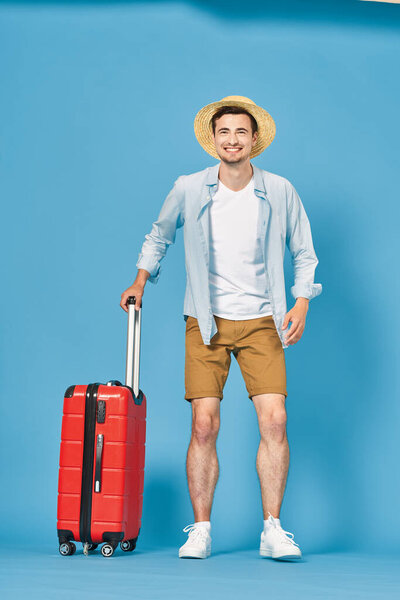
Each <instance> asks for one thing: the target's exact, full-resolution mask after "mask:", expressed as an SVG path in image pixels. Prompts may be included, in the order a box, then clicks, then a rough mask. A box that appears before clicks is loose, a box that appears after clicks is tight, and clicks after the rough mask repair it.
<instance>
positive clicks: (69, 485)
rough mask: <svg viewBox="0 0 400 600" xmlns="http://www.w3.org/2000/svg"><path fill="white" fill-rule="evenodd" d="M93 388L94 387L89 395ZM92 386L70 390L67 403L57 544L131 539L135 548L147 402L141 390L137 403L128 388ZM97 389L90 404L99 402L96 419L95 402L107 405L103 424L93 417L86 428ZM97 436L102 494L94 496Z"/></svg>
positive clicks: (140, 502)
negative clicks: (100, 446)
mask: <svg viewBox="0 0 400 600" xmlns="http://www.w3.org/2000/svg"><path fill="white" fill-rule="evenodd" d="M90 385H91V386H95V387H94V388H93V387H92V388H91V390H89V388H90ZM90 385H89V386H88V385H76V386H71V388H68V390H67V392H66V397H65V398H64V410H63V418H62V432H61V448H60V468H59V483H58V507H57V530H58V536H59V541H60V543H62V542H63V541H70V540H79V541H81V542H83V543H85V542H87V543H96V544H98V543H101V542H111V543H113V544H114V545H116V543H118V542H120V541H122V540H131V541H132V542H133V544H134V545H135V543H136V539H137V537H138V535H139V530H140V526H141V516H142V505H143V479H144V460H145V438H146V397H145V396H144V394H143V393H142V392H141V391H140V393H139V394H138V398H137V399H136V402H140V404H138V403H135V400H134V395H133V393H132V390H131V388H129V387H127V386H122V385H106V384H90ZM95 389H97V397H96V398H95V400H92V403H93V402H96V417H97V407H98V406H99V405H98V404H97V402H98V401H100V400H101V401H103V402H104V403H105V421H104V423H99V422H97V418H95V423H94V424H93V422H92V423H91V424H89V425H88V422H87V421H88V418H90V415H88V402H89V401H88V400H87V398H88V396H90V393H89V392H90V391H92V392H93V390H95ZM68 396H70V397H68ZM91 406H92V407H93V404H91ZM103 407H104V405H103ZM85 416H86V418H85ZM92 421H93V415H92ZM99 434H102V435H103V436H104V445H103V452H102V460H101V490H100V491H99V492H96V491H95V488H94V479H95V468H96V440H97V436H98V435H99ZM85 447H86V450H85ZM84 454H85V455H84ZM92 462H93V466H91V463H92ZM84 464H85V465H86V467H84V466H83V465H84ZM85 470H86V481H85V473H84V471H85ZM83 538H84V539H83Z"/></svg>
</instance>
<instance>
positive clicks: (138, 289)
mask: <svg viewBox="0 0 400 600" xmlns="http://www.w3.org/2000/svg"><path fill="white" fill-rule="evenodd" d="M143 292H144V284H141V283H137V282H136V281H135V283H134V284H133V285H131V287H128V289H127V290H125V291H124V292H123V293H122V295H121V302H120V304H119V305H120V306H121V308H123V309H124V311H125V312H128V305H127V302H128V298H129V296H135V298H136V302H135V310H139V308H140V307H141V306H142V296H143Z"/></svg>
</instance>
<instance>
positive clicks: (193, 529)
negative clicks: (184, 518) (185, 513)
mask: <svg viewBox="0 0 400 600" xmlns="http://www.w3.org/2000/svg"><path fill="white" fill-rule="evenodd" d="M182 531H184V532H185V533H188V532H189V537H190V538H191V539H193V540H194V539H196V538H197V537H201V538H202V539H204V538H205V537H206V536H207V530H206V529H205V527H199V526H198V525H196V523H192V524H191V525H186V527H184V528H183V529H182Z"/></svg>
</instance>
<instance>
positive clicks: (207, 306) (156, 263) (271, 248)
mask: <svg viewBox="0 0 400 600" xmlns="http://www.w3.org/2000/svg"><path fill="white" fill-rule="evenodd" d="M251 165H252V167H253V174H254V193H255V194H256V195H257V196H258V197H259V198H261V199H262V200H263V202H262V203H261V211H260V215H259V220H258V227H257V236H258V237H259V238H260V240H261V245H262V250H263V259H264V265H265V275H266V279H267V289H268V295H269V299H270V302H271V307H272V312H273V319H274V322H275V326H276V329H277V332H278V335H279V337H280V340H281V342H282V347H283V348H287V347H288V345H287V344H286V343H285V341H284V336H285V335H286V334H287V331H288V329H286V330H285V331H283V330H282V325H283V321H284V318H285V315H286V312H287V306H286V292H285V275H284V256H285V247H286V245H287V246H288V248H289V251H290V253H291V257H292V264H293V271H294V285H293V286H292V287H291V293H292V296H293V297H294V298H299V297H303V298H308V299H309V300H311V299H312V298H315V297H316V296H318V295H319V294H320V293H321V292H322V285H321V284H320V283H314V273H315V269H316V266H317V264H318V259H317V257H316V254H315V251H314V246H313V242H312V236H311V228H310V223H309V220H308V217H307V214H306V212H305V210H304V206H303V204H302V202H301V200H300V197H299V195H298V194H297V192H296V190H295V188H294V187H293V185H292V184H291V183H290V182H289V181H288V180H287V179H285V178H284V177H281V176H280V175H276V174H274V173H270V172H269V171H264V170H263V169H260V168H259V167H257V166H256V165H254V164H253V163H251ZM219 167H220V163H218V164H216V165H214V166H212V167H207V168H206V169H203V170H202V171H198V172H196V173H192V174H190V175H181V176H180V177H178V179H177V180H176V181H175V183H174V186H173V188H172V190H171V191H170V192H169V194H168V196H167V197H166V199H165V201H164V204H163V206H162V208H161V211H160V214H159V216H158V219H157V221H155V222H154V223H153V225H152V229H151V231H150V233H148V234H147V235H146V236H145V241H144V243H143V245H142V248H141V252H140V253H139V260H138V262H137V263H136V266H137V268H138V269H145V270H146V271H148V272H149V273H150V277H149V279H148V280H149V281H150V282H151V283H157V281H158V279H159V277H160V272H161V270H162V269H161V266H160V262H161V260H162V259H163V258H164V256H165V254H166V252H167V249H168V247H169V246H170V245H171V244H174V243H175V237H176V231H177V229H178V228H180V227H183V234H184V245H185V264H186V275H187V278H186V291H185V298H184V305H183V315H184V318H185V320H186V319H187V316H188V315H190V316H192V317H195V318H196V319H197V320H198V323H199V328H200V332H201V335H202V339H203V342H204V343H205V344H210V340H211V339H212V337H213V336H214V335H215V334H216V333H217V331H218V328H217V324H216V321H215V318H214V315H213V313H212V310H211V299H210V289H209V258H210V256H209V233H210V232H209V214H208V212H209V204H210V202H212V199H213V196H214V194H215V192H216V190H217V189H218V181H219V179H218V173H219Z"/></svg>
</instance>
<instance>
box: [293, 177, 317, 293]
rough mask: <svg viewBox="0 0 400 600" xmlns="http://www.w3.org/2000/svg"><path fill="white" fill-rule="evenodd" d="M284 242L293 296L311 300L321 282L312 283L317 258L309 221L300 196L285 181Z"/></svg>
mask: <svg viewBox="0 0 400 600" xmlns="http://www.w3.org/2000/svg"><path fill="white" fill-rule="evenodd" d="M286 190H287V196H286V198H287V227H286V244H287V246H288V248H289V250H290V254H291V257H292V264H293V272H294V285H293V286H292V287H291V288H290V291H291V294H292V296H293V297H294V298H299V297H302V298H308V299H309V300H311V299H312V298H315V297H316V296H318V295H319V294H320V293H321V292H322V284H321V283H314V276H315V269H316V267H317V265H318V262H319V261H318V259H317V256H316V254H315V250H314V245H313V241H312V235H311V227H310V222H309V220H308V217H307V214H306V211H305V209H304V206H303V203H302V201H301V199H300V196H299V195H298V193H297V192H296V190H295V188H294V186H293V185H292V184H291V183H290V182H287V185H286Z"/></svg>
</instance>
